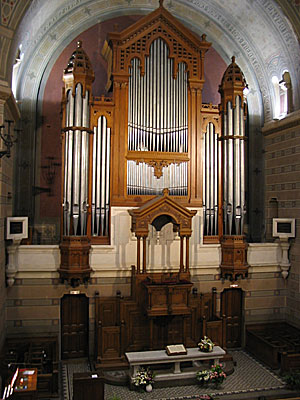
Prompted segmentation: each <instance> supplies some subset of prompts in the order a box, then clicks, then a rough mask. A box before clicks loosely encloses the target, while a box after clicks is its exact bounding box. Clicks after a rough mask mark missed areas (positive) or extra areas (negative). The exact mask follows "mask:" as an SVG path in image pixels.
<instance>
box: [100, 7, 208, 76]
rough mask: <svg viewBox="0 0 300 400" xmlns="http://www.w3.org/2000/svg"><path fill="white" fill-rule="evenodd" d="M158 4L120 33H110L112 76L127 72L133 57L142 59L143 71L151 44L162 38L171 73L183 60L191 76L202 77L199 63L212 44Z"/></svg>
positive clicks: (142, 70)
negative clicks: (169, 61) (167, 54)
mask: <svg viewBox="0 0 300 400" xmlns="http://www.w3.org/2000/svg"><path fill="white" fill-rule="evenodd" d="M160 3H161V4H160V7H159V8H157V9H156V10H155V11H153V12H152V13H150V14H149V15H147V16H146V17H144V18H141V19H140V20H139V21H137V22H136V23H135V24H133V25H131V26H130V27H128V28H126V29H125V30H123V31H122V32H112V33H109V35H108V41H109V43H110V45H111V46H112V47H113V49H114V51H113V54H114V56H113V57H116V60H115V62H114V66H115V67H116V69H115V70H114V71H113V73H114V75H119V74H121V75H123V74H128V71H129V65H130V62H131V60H132V59H133V58H136V57H137V58H139V59H140V61H141V72H142V74H143V72H144V68H145V55H149V49H150V45H151V43H152V42H153V41H154V40H155V39H157V38H161V39H163V40H164V41H165V42H166V43H167V45H168V47H169V52H170V53H169V56H170V57H171V58H173V59H174V74H176V71H177V64H178V63H180V62H185V63H186V65H187V69H188V71H189V76H190V79H193V80H195V79H196V80H199V79H200V80H202V79H204V76H203V71H204V70H203V68H202V63H203V59H204V53H205V52H206V51H207V50H208V49H209V47H210V46H211V43H209V42H207V41H206V39H205V38H206V35H202V38H201V40H200V39H199V38H198V37H197V36H196V35H194V34H193V33H192V32H191V31H190V30H189V29H187V28H186V27H185V26H184V25H183V24H182V23H181V22H179V21H178V20H177V19H176V18H174V17H173V16H172V15H171V14H170V13H169V12H168V11H167V10H166V9H165V8H164V7H163V5H162V2H160Z"/></svg>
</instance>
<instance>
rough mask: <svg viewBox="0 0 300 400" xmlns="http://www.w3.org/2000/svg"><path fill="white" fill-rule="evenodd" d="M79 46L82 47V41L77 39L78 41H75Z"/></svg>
mask: <svg viewBox="0 0 300 400" xmlns="http://www.w3.org/2000/svg"><path fill="white" fill-rule="evenodd" d="M80 47H82V41H81V40H78V41H77V48H78V49H79V48H80Z"/></svg>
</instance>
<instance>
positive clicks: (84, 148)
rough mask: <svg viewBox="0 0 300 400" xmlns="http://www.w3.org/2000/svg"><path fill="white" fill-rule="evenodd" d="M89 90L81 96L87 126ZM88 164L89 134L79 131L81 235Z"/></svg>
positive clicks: (85, 210)
mask: <svg viewBox="0 0 300 400" xmlns="http://www.w3.org/2000/svg"><path fill="white" fill-rule="evenodd" d="M89 117H90V115H89V92H88V91H86V93H85V97H84V98H83V112H82V126H83V127H85V128H87V129H88V128H89V125H90V118H89ZM88 165H89V134H88V132H87V131H82V133H81V179H80V182H81V188H80V228H81V235H82V236H83V235H86V233H87V232H86V225H87V208H88V184H89V180H88V179H89V176H88V171H89V168H88Z"/></svg>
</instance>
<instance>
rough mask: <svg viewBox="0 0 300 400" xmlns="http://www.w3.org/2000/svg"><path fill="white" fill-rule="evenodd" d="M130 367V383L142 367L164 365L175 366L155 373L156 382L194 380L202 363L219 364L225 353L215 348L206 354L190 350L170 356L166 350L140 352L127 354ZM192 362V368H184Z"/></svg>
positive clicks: (195, 349)
mask: <svg viewBox="0 0 300 400" xmlns="http://www.w3.org/2000/svg"><path fill="white" fill-rule="evenodd" d="M125 355H126V358H127V360H128V362H129V366H130V383H131V385H132V381H133V378H134V377H135V376H136V374H137V372H138V371H139V369H140V368H141V367H142V366H151V365H152V366H154V365H155V366H157V365H162V364H173V369H167V370H166V369H163V370H157V371H155V378H154V379H155V381H157V382H159V381H168V380H178V379H183V378H194V377H195V376H196V373H197V371H199V370H200V369H201V362H203V361H207V362H211V363H218V361H219V360H220V358H223V357H224V355H225V351H224V350H223V349H222V348H221V347H219V346H215V347H214V349H213V351H212V352H209V353H204V352H202V351H199V349H198V348H188V349H187V354H181V355H171V356H168V354H167V352H166V351H165V350H153V351H138V352H130V353H125ZM188 361H191V362H192V367H186V368H185V367H182V365H181V363H185V362H188Z"/></svg>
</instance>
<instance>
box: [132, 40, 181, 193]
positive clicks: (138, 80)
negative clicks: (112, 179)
mask: <svg viewBox="0 0 300 400" xmlns="http://www.w3.org/2000/svg"><path fill="white" fill-rule="evenodd" d="M129 69H130V76H129V83H128V151H129V152H146V151H147V152H162V153H169V155H171V154H172V153H185V154H186V156H187V154H188V77H187V71H186V68H185V64H184V63H183V62H181V63H179V64H178V66H177V71H175V70H174V60H173V59H172V58H170V57H169V49H168V46H167V43H166V42H165V41H164V40H162V39H161V38H158V39H156V40H154V41H153V42H152V43H151V45H150V51H149V56H145V59H144V70H143V71H142V70H141V62H140V60H139V58H133V59H132V60H131V64H130V66H129ZM133 156H134V155H133ZM174 157H176V154H174ZM187 187H188V168H187V162H183V163H173V162H171V163H170V164H169V165H165V166H163V168H162V170H161V171H160V172H159V173H158V171H157V170H155V169H154V167H153V166H152V165H151V162H148V164H147V163H145V162H136V161H134V160H128V162H127V194H135V195H138V194H140V195H145V194H154V195H158V194H161V193H162V190H163V189H164V188H168V189H169V193H170V194H171V195H173V196H187Z"/></svg>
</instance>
